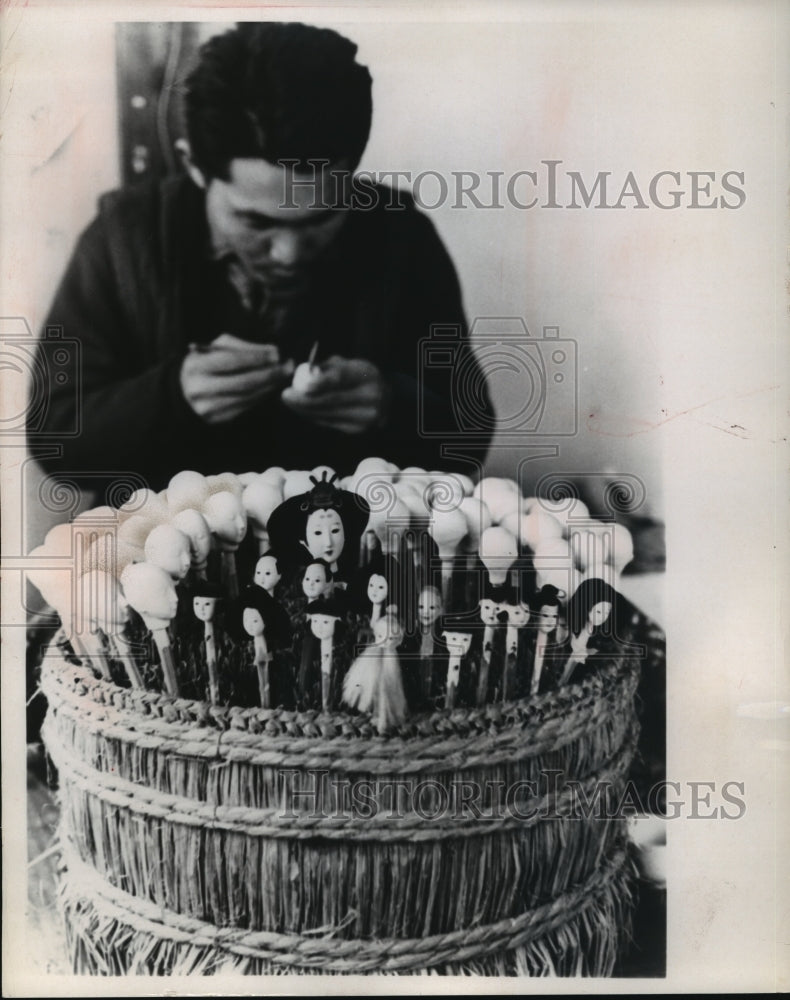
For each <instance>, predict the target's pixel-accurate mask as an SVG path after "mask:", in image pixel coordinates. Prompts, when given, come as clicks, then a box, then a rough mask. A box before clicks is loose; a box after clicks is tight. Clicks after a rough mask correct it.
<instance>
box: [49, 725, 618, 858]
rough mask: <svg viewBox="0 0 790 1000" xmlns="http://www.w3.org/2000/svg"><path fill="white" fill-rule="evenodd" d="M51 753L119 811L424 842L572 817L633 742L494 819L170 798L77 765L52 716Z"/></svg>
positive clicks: (613, 777)
mask: <svg viewBox="0 0 790 1000" xmlns="http://www.w3.org/2000/svg"><path fill="white" fill-rule="evenodd" d="M44 736H45V740H46V744H47V748H48V751H49V753H50V756H51V757H52V760H53V762H54V764H55V766H56V767H57V768H58V771H59V772H60V773H61V775H62V778H63V779H65V780H67V781H71V782H73V783H74V784H75V785H76V786H77V787H78V788H80V789H81V790H82V791H83V792H87V793H89V794H90V795H92V796H94V797H97V798H99V799H101V800H103V801H104V802H107V803H109V804H111V805H113V806H116V807H118V808H119V809H129V810H130V811H131V812H133V813H135V814H137V815H141V816H146V817H151V818H155V819H163V820H166V821H167V822H169V823H174V824H181V825H183V826H191V827H197V826H200V827H204V828H206V829H211V830H225V831H228V832H230V833H237V834H246V835H247V836H252V837H277V838H290V839H296V840H306V839H311V838H315V837H321V838H324V839H334V840H343V841H349V840H355V841H356V840H366V841H379V842H390V841H413V842H424V841H434V840H443V839H446V838H455V837H476V836H484V835H489V834H492V833H498V832H502V831H506V830H511V829H515V828H521V829H526V828H528V827H531V826H534V825H535V824H536V823H537V822H538V821H541V820H544V819H545V818H546V817H550V818H556V817H558V816H568V815H571V814H572V807H573V803H574V801H575V800H578V799H579V798H581V796H582V795H584V796H585V799H586V801H588V802H589V801H590V795H591V794H592V793H594V792H595V790H596V788H599V787H601V785H602V784H604V783H612V784H613V783H615V782H617V781H619V780H620V779H621V778H622V777H623V775H624V774H625V772H626V770H627V769H628V766H629V764H630V761H631V757H632V755H633V749H634V745H635V733H634V731H633V729H632V730H631V732H630V733H629V736H628V738H627V739H626V740H625V741H624V743H623V744H622V746H621V748H620V750H619V752H618V753H617V754H616V755H615V757H614V758H613V759H612V760H611V761H610V762H609V763H608V765H606V766H605V767H603V768H601V769H600V770H599V771H597V772H596V773H595V774H593V775H591V776H590V777H588V778H587V779H586V780H585V781H583V782H578V784H576V785H574V786H573V787H572V788H567V789H565V790H564V791H563V792H561V793H560V794H559V795H553V794H551V793H549V794H546V795H543V796H541V797H533V798H531V799H530V800H528V802H527V803H525V808H524V809H523V810H520V811H518V812H513V811H510V810H507V811H503V812H502V813H501V814H498V815H496V816H492V817H491V818H486V817H481V816H475V815H462V816H460V817H459V816H454V815H450V816H444V817H441V818H438V817H434V816H431V815H429V816H423V815H420V814H419V813H415V812H411V813H406V814H404V815H393V814H391V813H388V812H382V813H377V814H375V815H374V816H372V817H370V818H367V817H366V818H365V819H364V820H362V819H360V817H359V816H354V815H331V816H318V815H313V814H310V813H301V814H300V813H291V814H283V812H282V811H281V810H279V809H276V808H268V809H262V808H253V807H250V806H220V805H210V804H204V803H200V802H197V801H195V800H194V799H191V798H186V797H183V796H179V795H172V794H170V793H167V792H163V791H160V790H158V789H154V788H150V787H149V786H147V785H140V784H135V783H134V782H130V781H127V780H125V779H124V778H120V777H118V776H116V775H114V774H112V773H110V772H102V771H97V770H96V769H95V768H91V767H89V766H86V765H85V764H81V763H80V762H78V761H77V760H76V759H75V757H74V755H73V754H72V753H70V752H69V750H68V749H67V748H66V747H65V746H63V744H62V743H61V742H60V741H59V740H58V739H57V738H56V736H55V734H54V732H53V727H52V724H51V722H50V720H47V721H46V722H45V724H44Z"/></svg>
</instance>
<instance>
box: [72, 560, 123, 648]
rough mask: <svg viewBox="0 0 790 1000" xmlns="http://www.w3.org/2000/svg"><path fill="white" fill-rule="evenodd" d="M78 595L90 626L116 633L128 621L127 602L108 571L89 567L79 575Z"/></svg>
mask: <svg viewBox="0 0 790 1000" xmlns="http://www.w3.org/2000/svg"><path fill="white" fill-rule="evenodd" d="M79 583H80V586H79V591H78V593H79V596H80V598H81V599H82V601H83V602H84V610H85V612H87V618H88V621H89V622H90V625H91V628H92V629H93V628H100V629H101V630H102V632H106V633H107V634H108V635H116V634H117V633H118V632H119V631H120V630H121V629H122V628H123V627H124V625H125V624H126V623H127V622H128V621H129V604H128V601H127V600H126V598H125V597H124V595H123V591H122V590H121V587H120V584H119V583H118V581H117V580H116V579H115V577H114V576H112V575H111V574H110V573H106V572H105V571H104V570H100V569H91V570H88V571H87V572H86V573H83V575H82V576H81V577H80V581H79Z"/></svg>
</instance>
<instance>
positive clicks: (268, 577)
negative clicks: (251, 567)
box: [253, 552, 282, 594]
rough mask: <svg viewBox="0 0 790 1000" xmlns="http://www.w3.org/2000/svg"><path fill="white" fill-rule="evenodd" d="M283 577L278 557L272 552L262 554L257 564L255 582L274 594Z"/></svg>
mask: <svg viewBox="0 0 790 1000" xmlns="http://www.w3.org/2000/svg"><path fill="white" fill-rule="evenodd" d="M281 577H282V574H281V573H280V565H279V563H278V562H277V557H276V556H274V555H272V553H271V552H267V553H266V554H265V555H262V556H261V557H260V559H259V560H258V561H257V563H256V564H255V574H254V576H253V583H255V584H256V585H257V586H258V587H263V589H264V590H267V591H268V592H269V593H270V594H273V593H274V588H275V587H276V586H277V584H278V583H279V582H280V579H281Z"/></svg>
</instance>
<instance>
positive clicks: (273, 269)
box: [206, 159, 346, 300]
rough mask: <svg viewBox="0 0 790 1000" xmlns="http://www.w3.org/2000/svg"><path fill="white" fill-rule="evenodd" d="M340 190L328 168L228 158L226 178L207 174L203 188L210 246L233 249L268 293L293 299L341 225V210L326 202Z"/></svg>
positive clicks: (335, 198) (335, 199) (338, 199)
mask: <svg viewBox="0 0 790 1000" xmlns="http://www.w3.org/2000/svg"><path fill="white" fill-rule="evenodd" d="M335 169H336V170H340V169H342V165H338V166H337V167H335ZM336 192H337V193H336ZM340 192H342V187H341V185H340V182H339V181H337V182H335V181H334V180H333V179H332V176H331V173H330V168H326V169H325V170H324V172H323V173H322V172H320V171H319V170H316V173H315V177H314V176H313V173H312V171H308V172H307V173H304V174H296V175H294V173H293V171H292V170H290V169H288V168H286V167H282V166H278V165H277V164H274V163H267V162H266V160H262V159H235V160H231V162H230V165H229V179H228V180H227V181H224V180H221V179H219V178H212V179H211V180H210V182H209V183H208V186H207V190H206V213H207V216H208V221H209V226H210V228H211V234H212V238H213V241H214V244H215V248H216V249H217V250H218V251H229V252H230V253H232V254H233V255H234V256H235V257H236V258H237V259H238V260H239V262H240V263H241V265H242V267H243V269H244V271H245V272H246V273H247V275H248V276H249V277H251V278H253V279H255V280H256V281H257V282H258V283H260V284H261V285H263V286H264V287H265V288H266V289H267V291H268V292H269V294H270V295H271V296H272V298H274V299H279V300H287V299H290V298H293V297H294V296H295V295H298V294H299V293H300V292H301V291H302V290H303V288H304V286H305V284H306V281H307V278H308V275H309V270H310V265H311V264H313V263H314V262H315V261H316V260H317V258H318V257H319V256H320V255H321V254H322V253H323V251H324V250H325V249H326V248H327V247H328V246H329V244H330V243H331V242H332V241H333V240H334V238H335V237H336V236H337V234H338V232H339V231H340V228H341V226H342V225H343V221H344V219H345V217H346V213H345V211H343V210H342V208H334V209H333V208H332V207H331V206H332V205H333V204H335V203H336V202H341V201H342V198H341V196H340Z"/></svg>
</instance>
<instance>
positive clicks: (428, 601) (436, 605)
mask: <svg viewBox="0 0 790 1000" xmlns="http://www.w3.org/2000/svg"><path fill="white" fill-rule="evenodd" d="M443 611H444V607H443V604H442V595H441V593H440V592H439V590H438V589H437V588H436V587H423V588H422V590H421V591H420V598H419V601H418V602H417V618H418V619H419V622H420V625H421V626H422V627H423V628H429V627H430V626H431V625H433V623H434V622H435V621H436V620H437V618H440V617H441V615H442V613H443Z"/></svg>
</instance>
